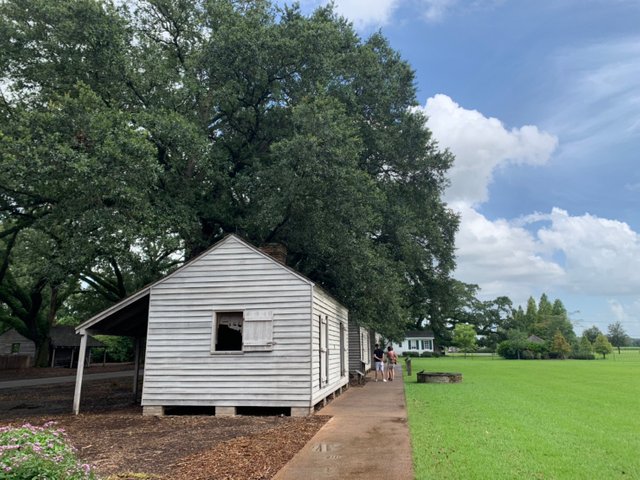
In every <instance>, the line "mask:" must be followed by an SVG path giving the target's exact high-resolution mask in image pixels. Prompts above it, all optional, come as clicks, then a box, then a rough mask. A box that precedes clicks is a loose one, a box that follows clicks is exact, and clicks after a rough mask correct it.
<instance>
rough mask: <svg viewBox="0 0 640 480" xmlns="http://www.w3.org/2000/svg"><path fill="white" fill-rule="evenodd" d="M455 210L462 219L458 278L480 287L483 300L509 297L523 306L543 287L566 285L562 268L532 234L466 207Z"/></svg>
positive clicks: (458, 244)
mask: <svg viewBox="0 0 640 480" xmlns="http://www.w3.org/2000/svg"><path fill="white" fill-rule="evenodd" d="M452 207H453V208H454V209H455V210H457V211H458V212H460V215H461V224H460V230H459V232H458V235H457V237H456V246H457V249H458V251H457V265H458V267H457V269H456V272H455V277H456V278H458V279H459V280H462V281H464V282H467V283H475V284H478V285H480V287H481V288H482V295H483V297H485V298H495V297H497V296H500V295H507V296H509V297H510V298H511V299H512V300H514V301H515V302H516V303H523V302H525V301H526V299H527V298H528V297H529V296H530V295H532V294H533V293H534V292H537V291H539V286H540V285H546V286H548V287H551V286H557V285H561V284H564V283H565V276H566V273H565V271H564V269H563V268H562V266H560V265H558V264H557V263H555V262H554V261H553V260H552V259H551V256H550V255H549V252H548V249H547V248H546V247H545V246H544V245H543V244H542V243H540V241H539V240H538V239H537V238H536V237H535V236H534V235H532V234H531V233H530V232H529V231H528V230H526V229H525V228H523V227H521V226H519V225H517V224H516V223H515V222H509V221H507V220H504V219H499V220H494V221H491V220H489V219H487V218H486V217H484V216H483V215H481V214H480V213H478V212H477V211H475V210H474V209H473V208H471V207H470V206H469V205H466V204H465V203H458V204H453V205H452Z"/></svg>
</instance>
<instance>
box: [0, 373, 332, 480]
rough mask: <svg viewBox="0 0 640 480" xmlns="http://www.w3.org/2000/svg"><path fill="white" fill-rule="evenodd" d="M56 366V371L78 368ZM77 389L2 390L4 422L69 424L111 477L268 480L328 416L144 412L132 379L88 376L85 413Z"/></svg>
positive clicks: (85, 454) (74, 439) (87, 454)
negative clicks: (76, 401) (77, 403)
mask: <svg viewBox="0 0 640 480" xmlns="http://www.w3.org/2000/svg"><path fill="white" fill-rule="evenodd" d="M95 368H97V367H95ZM53 370H56V371H55V372H52V373H53V376H57V375H60V373H59V372H65V371H66V372H65V373H66V374H69V373H71V374H73V373H74V372H73V371H70V370H67V369H53ZM96 371H104V370H96ZM23 373H24V372H23ZM43 373H44V372H43V371H42V370H41V371H40V372H39V373H36V374H34V373H30V374H26V375H21V376H20V377H16V376H13V377H12V378H7V377H5V376H3V375H2V376H0V378H1V379H2V380H9V379H18V378H28V376H32V377H35V376H43ZM73 389H74V385H73V384H72V383H65V384H58V385H47V386H41V387H29V388H19V389H15V388H14V389H0V425H2V426H4V425H9V424H12V425H21V424H23V423H26V422H29V423H31V424H34V425H40V424H43V423H45V422H47V421H50V420H53V421H55V422H57V423H58V425H57V426H58V427H62V428H64V429H65V430H66V432H67V434H68V436H69V439H70V441H71V443H72V444H73V445H74V446H75V447H76V448H77V449H78V455H79V457H80V458H81V459H82V461H83V462H87V463H89V464H91V465H93V466H94V468H95V471H96V472H97V473H98V475H99V476H100V477H101V478H108V479H110V480H115V479H118V480H122V479H133V478H135V479H154V480H155V479H162V480H169V479H171V480H207V479H216V480H225V479H226V480H231V479H243V480H254V479H255V480H259V479H260V480H261V479H270V478H272V477H273V476H274V475H275V474H276V473H277V472H278V470H280V468H282V467H283V466H284V465H285V464H286V463H287V462H288V461H289V460H290V459H291V458H292V457H293V456H294V455H295V453H297V452H298V450H300V448H302V447H303V446H304V445H305V444H306V443H307V441H309V439H311V437H312V436H313V435H315V433H316V432H317V431H318V430H319V429H320V427H322V425H324V423H325V422H326V421H327V420H328V418H329V417H326V416H320V415H316V416H312V417H308V418H293V417H286V416H284V417H281V416H236V417H232V418H226V417H215V416H206V415H198V416H196V415H181V416H166V417H161V418H160V417H143V416H142V409H141V407H140V406H139V405H135V404H134V403H133V396H132V379H131V378H114V379H110V380H100V381H89V382H86V384H85V385H84V386H83V391H82V396H83V398H82V403H81V407H80V410H81V414H80V415H77V416H75V415H72V414H70V413H69V412H70V411H71V408H72V402H73ZM82 412H83V413H82Z"/></svg>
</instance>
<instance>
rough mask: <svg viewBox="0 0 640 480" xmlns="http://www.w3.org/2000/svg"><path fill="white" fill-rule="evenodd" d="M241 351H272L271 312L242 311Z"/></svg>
mask: <svg viewBox="0 0 640 480" xmlns="http://www.w3.org/2000/svg"><path fill="white" fill-rule="evenodd" d="M243 350H244V351H245V352H252V351H269V350H273V311H271V310H245V311H244V332H243Z"/></svg>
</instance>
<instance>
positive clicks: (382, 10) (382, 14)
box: [302, 0, 401, 30]
mask: <svg viewBox="0 0 640 480" xmlns="http://www.w3.org/2000/svg"><path fill="white" fill-rule="evenodd" d="M400 1H401V0H334V5H335V10H336V12H337V13H338V14H340V15H342V16H344V17H346V18H348V19H349V20H350V21H351V22H353V25H354V27H355V28H356V29H357V30H363V29H365V28H368V27H381V26H383V25H387V24H388V23H389V22H390V21H391V17H392V16H393V13H394V11H395V9H396V8H397V7H398V5H399V4H400ZM327 3H328V2H327V1H324V0H304V1H303V2H302V5H303V6H304V7H306V8H311V9H315V8H317V7H319V6H321V5H326V4H327Z"/></svg>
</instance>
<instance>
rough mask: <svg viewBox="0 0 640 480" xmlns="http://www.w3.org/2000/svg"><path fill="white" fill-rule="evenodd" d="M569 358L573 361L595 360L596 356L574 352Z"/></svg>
mask: <svg viewBox="0 0 640 480" xmlns="http://www.w3.org/2000/svg"><path fill="white" fill-rule="evenodd" d="M569 358H573V359H574V360H595V359H596V356H595V355H594V354H593V353H584V352H576V353H572V354H571V356H570V357H569Z"/></svg>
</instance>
